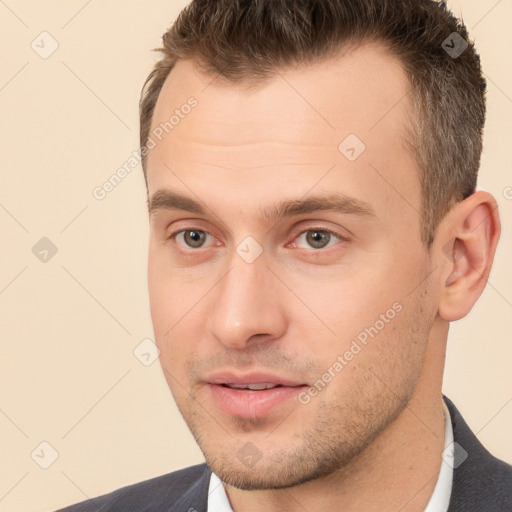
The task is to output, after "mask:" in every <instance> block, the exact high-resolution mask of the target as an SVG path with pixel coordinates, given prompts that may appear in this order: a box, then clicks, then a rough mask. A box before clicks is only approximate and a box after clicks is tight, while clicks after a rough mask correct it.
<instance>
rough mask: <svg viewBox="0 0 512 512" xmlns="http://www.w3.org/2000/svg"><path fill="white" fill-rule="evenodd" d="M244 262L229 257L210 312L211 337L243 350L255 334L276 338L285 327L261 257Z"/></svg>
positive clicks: (272, 286) (271, 276)
mask: <svg viewBox="0 0 512 512" xmlns="http://www.w3.org/2000/svg"><path fill="white" fill-rule="evenodd" d="M242 248H243V244H242ZM248 261H250V260H248ZM248 261H246V260H245V259H244V258H243V256H240V255H239V254H238V253H234V254H233V258H231V260H230V267H229V268H230V270H229V272H228V273H227V274H226V275H225V276H224V278H223V279H222V280H221V282H220V283H219V286H218V289H217V294H216V296H215V299H214V300H215V303H214V306H213V308H212V311H211V318H210V331H211V334H212V335H213V336H214V337H215V338H217V339H218V340H219V341H220V342H221V343H223V344H224V345H226V346H229V347H231V348H244V347H245V346H246V345H247V342H248V341H249V340H250V339H251V337H253V336H254V335H256V334H259V335H267V336H268V337H269V338H272V337H279V336H280V335H281V334H282V330H283V329H284V325H285V318H284V314H283V311H282V310H281V308H280V306H279V302H278V300H279V299H278V295H277V293H278V290H277V286H276V284H277V283H276V282H275V277H274V276H273V275H272V272H270V270H269V269H268V268H267V265H266V261H265V258H264V257H262V256H259V257H258V258H257V259H256V260H254V261H252V262H250V263H249V262H248ZM260 338H261V337H260Z"/></svg>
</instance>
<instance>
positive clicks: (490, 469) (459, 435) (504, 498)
mask: <svg viewBox="0 0 512 512" xmlns="http://www.w3.org/2000/svg"><path fill="white" fill-rule="evenodd" d="M445 402H446V405H447V406H448V409H449V411H450V415H451V419H452V427H453V438H454V444H455V446H454V449H455V460H454V468H453V486H452V497H451V501H450V508H449V511H450V512H452V511H453V512H455V511H459V510H460V511H464V512H472V511H474V512H477V511H479V512H480V511H482V510H500V511H503V512H505V511H509V512H512V466H510V465H509V464H507V463H506V462H504V461H502V460H499V459H497V458H496V457H494V456H493V455H492V454H491V453H489V452H488V451H487V449H486V448H485V447H484V446H483V445H482V444H481V443H480V441H479V440H478V439H477V437H476V436H475V434H473V432H472V431H471V429H470V428H469V426H468V425H467V424H466V422H465V421H464V419H463V418H462V415H461V414H460V412H459V411H458V410H457V408H456V407H455V405H454V404H453V403H452V402H451V401H450V400H448V399H447V398H446V397H445Z"/></svg>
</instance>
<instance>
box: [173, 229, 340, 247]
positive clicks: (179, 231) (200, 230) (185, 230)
mask: <svg viewBox="0 0 512 512" xmlns="http://www.w3.org/2000/svg"><path fill="white" fill-rule="evenodd" d="M187 231H199V232H201V233H206V234H208V235H210V236H211V233H209V232H208V231H205V230H204V229H200V228H196V227H193V226H189V227H186V228H184V229H180V230H178V231H175V232H174V233H172V234H171V235H170V236H169V237H168V240H175V239H176V237H177V236H178V235H179V234H180V233H184V232H187ZM310 231H320V232H322V233H328V234H329V235H332V236H334V237H336V238H338V240H339V241H340V242H343V241H347V240H348V238H347V237H344V236H342V235H340V234H339V233H337V232H336V231H332V230H330V229H328V228H324V227H310V228H308V229H305V230H304V231H301V232H300V233H298V234H297V236H296V237H295V238H294V240H295V239H296V238H298V237H299V236H300V235H303V234H304V233H309V232H310ZM189 249H190V250H191V251H195V250H196V251H198V250H200V249H203V247H199V248H197V249H194V248H193V247H190V248H189ZM322 249H323V247H322V248H320V249H314V248H312V249H311V250H313V251H315V252H318V251H321V250H322Z"/></svg>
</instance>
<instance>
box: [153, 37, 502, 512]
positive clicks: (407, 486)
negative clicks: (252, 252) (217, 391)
mask: <svg viewBox="0 0 512 512" xmlns="http://www.w3.org/2000/svg"><path fill="white" fill-rule="evenodd" d="M408 89H409V83H408V80H407V76H406V75H405V73H404V71H403V70H402V68H401V65H400V63H399V62H398V61H397V60H396V59H395V58H394V57H392V56H389V55H388V54H387V53H386V52H385V51H384V50H383V49H381V48H379V47H378V46H376V45H366V46H361V47H359V48H358V49H356V50H354V51H351V52H346V53H345V54H342V55H340V56H339V57H336V58H333V59H329V60H327V61H325V62H322V63H318V64H315V65H311V66H307V67H304V68H300V69H298V68H295V69H288V70H280V71H279V72H278V73H277V74H276V75H275V76H273V77H272V78H271V79H270V80H269V81H268V82H267V83H266V84H264V85H262V86H261V87H259V88H253V89H250V90H249V89H246V88H243V87H239V86H235V85H230V84H226V83H222V82H220V81H219V80H215V77H212V76H206V75H204V74H201V73H200V72H199V71H198V70H197V68H196V67H195V66H194V62H193V61H180V62H178V63H177V65H176V67H175V68H174V69H173V71H172V72H171V74H170V76H169V78H168V79H167V81H166V83H165V84H164V87H163V90H162V92H161V94H160V97H159V99H158V102H157V106H156V109H155V114H154V117H153V127H156V126H158V124H159V123H161V122H165V121H166V120H168V119H169V117H170V115H171V114H172V112H173V111H174V109H176V108H179V106H180V105H183V104H184V103H186V101H187V98H189V97H190V96H194V97H195V98H196V99H197V102H198V105H197V107H196V108H194V109H193V110H192V112H191V113H190V114H188V115H187V116H186V117H185V118H184V119H182V120H181V121H180V123H179V124H178V125H176V126H175V127H174V129H173V130H172V131H171V132H170V133H169V134H168V135H166V136H165V137H164V138H163V139H162V141H161V142H160V143H159V144H157V146H156V147H155V148H154V149H152V151H151V152H150V154H149V157H148V167H147V172H148V195H149V198H150V206H151V204H152V203H151V200H152V198H153V197H154V195H155V194H156V193H157V192H159V191H162V190H168V191H173V192H176V193H179V194H181V195H184V196H187V197H189V198H191V199H193V200H195V201H197V202H199V203H200V204H201V205H202V206H203V208H204V210H205V212H204V213H203V214H198V213H192V212H188V211H183V210H177V209H171V208H165V207H160V208H152V209H151V213H150V243H149V273H148V277H149V292H150V302H151V314H152V320H153V325H154V330H155V338H156V341H157V345H158V347H159V349H160V351H161V355H160V361H161V364H162V368H163V371H164V375H165V378H166V380H167V382H168V384H169V387H170V389H171V392H172V394H173V396H174V399H175V400H176V403H177V405H178V407H179V409H180V411H181V413H182V415H183V417H184V419H185V421H186V422H187V424H188V426H189V428H190V430H191V432H192V434H193V435H194V437H195V439H196V440H197V442H198V444H199V446H200V447H201V449H202V451H203V453H204V455H205V457H206V460H207V462H208V464H209V465H210V467H211V468H212V470H213V471H214V472H215V473H217V474H218V475H219V476H220V478H221V479H222V480H223V482H225V484H226V485H225V488H226V491H227V494H228V497H229V500H230V502H231V504H232V507H233V508H234V510H235V511H236V512H238V511H252V510H269V511H272V510H284V509H286V510H304V509H305V510H316V511H320V510H337V509H339V507H340V504H343V509H344V510H346V511H352V510H365V511H373V510H379V511H386V510H390V511H391V510H393V511H396V510H404V511H405V510H407V511H416V510H417V511H420V510H423V509H424V507H425V506H426V504H427V503H428V501H429V499H430V496H431V494H432V492H433V489H434V486H435V483H436V480H437V477H438V473H439V469H440V465H441V452H442V451H443V448H444V420H443V412H442V397H441V384H442V373H443V365H444V357H445V348H446V338H447V333H448V326H449V322H450V321H453V320H457V319H459V318H462V317H463V316H464V315H466V314H467V313H468V312H469V310H470V309H471V307H472V305H473V304H474V302H475V301H476V300H477V298H478V296H479V295H480V294H481V292H482V290H483V287H484V286H485V281H486V277H487V276H488V273H489V271H490V267H491V264H492V258H493V255H494V251H495V247H496V244H497V241H498V238H499V229H500V228H499V218H498V213H497V205H496V203H495V201H494V199H493V198H492V196H490V195H489V194H487V193H485V192H476V193H475V194H473V195H472V196H470V197H469V198H468V199H466V200H465V201H463V202H461V203H458V204H457V205H455V206H454V207H453V208H452V209H451V210H450V212H449V213H448V215H447V216H446V217H445V219H444V220H443V221H442V223H441V225H440V226H439V228H438V230H437V233H436V238H435V241H434V244H433V246H432V247H431V249H430V251H428V250H427V248H426V247H425V246H424V244H423V243H422V241H421V234H420V217H419V214H418V212H419V210H420V202H421V190H420V185H419V180H418V170H417V167H416V164H415V162H414V159H413V157H412V156H411V155H410V154H409V153H408V152H407V150H406V147H405V144H404V141H403V137H404V136H405V134H406V131H405V125H406V122H407V116H408V109H409V96H406V97H405V98H404V99H403V100H402V101H400V102H398V103H397V101H398V100H399V99H400V98H401V97H402V96H403V95H404V94H405V93H406V91H407V90H408ZM393 105H395V106H394V107H393ZM351 133H352V134H356V135H357V137H358V138H359V139H360V140H362V141H363V142H364V144H365V146H366V149H365V151H364V152H363V153H362V154H361V155H360V156H359V157H358V158H357V160H355V161H353V162H351V161H349V160H348V159H347V158H345V156H343V154H342V153H341V152H340V151H339V150H338V145H339V144H340V142H341V141H342V140H343V139H345V137H347V135H348V134H351ZM333 192H338V193H342V194H344V195H346V196H349V197H351V198H355V199H357V200H359V201H364V203H365V204H368V205H369V206H370V207H371V209H372V210H373V215H361V214H357V213H339V212H325V211H316V212H311V213H305V214H300V215H294V216H290V217H284V218H275V219H272V220H270V219H267V218H266V217H265V216H264V215H263V214H262V210H264V209H266V208H270V207H271V206H272V205H275V204H278V203H280V202H282V201H285V200H295V199H306V198H309V197H311V196H322V195H328V194H332V193H333ZM180 230H181V234H178V235H177V236H174V237H172V236H171V235H172V234H173V233H176V232H180ZM183 230H188V231H190V230H199V232H204V233H205V234H204V235H202V236H204V242H203V245H202V246H199V247H197V248H195V247H196V246H190V245H187V242H188V243H189V244H191V243H192V244H193V243H194V239H193V238H190V237H188V238H187V237H185V236H184V234H183ZM308 230H309V231H308ZM318 230H332V231H334V232H335V233H337V235H338V236H339V238H338V236H331V237H330V238H329V235H328V234H325V233H324V234H323V235H318V233H317V235H316V238H312V236H311V235H312V232H315V231H318ZM196 235H197V233H196ZM248 236H251V237H253V238H254V239H255V240H256V241H257V242H258V244H259V245H260V246H261V248H262V253H261V255H260V256H259V257H258V258H257V259H256V260H255V261H254V262H252V263H247V262H246V261H245V260H244V259H243V258H242V257H240V255H239V254H238V253H237V251H236V249H237V246H238V245H239V244H240V243H241V242H242V241H243V240H244V239H245V238H246V237H248ZM322 236H323V238H322ZM315 240H316V241H318V240H323V241H324V243H325V247H318V246H315V245H314V243H315ZM312 244H313V245H312ZM393 304H395V305H396V304H398V305H399V307H400V311H399V312H397V313H396V314H395V315H394V317H393V318H392V319H390V320H389V319H388V322H386V323H385V326H384V327H383V328H382V329H381V330H379V332H378V335H376V336H375V337H374V338H369V339H368V342H367V344H366V345H364V346H363V345H361V344H359V345H361V346H362V349H361V350H360V351H359V352H358V353H357V354H356V355H354V356H353V358H352V359H351V360H350V361H348V362H347V364H346V365H344V367H343V369H342V370H341V371H338V372H335V376H332V375H331V377H332V379H331V380H330V382H329V383H328V384H327V385H326V386H325V387H324V388H323V389H322V390H321V391H320V392H318V394H317V395H316V396H314V397H311V400H310V401H309V403H307V404H302V403H299V401H298V400H289V401H287V402H285V403H284V404H283V405H282V406H279V407H277V408H275V409H273V410H272V411H271V412H270V413H269V414H266V415H264V416H263V417H261V416H260V417H257V418H252V417H251V418H241V417H235V416H232V415H229V414H226V413H225V412H224V411H222V410H221V409H220V408H219V407H218V406H217V405H216V404H215V403H214V402H213V401H212V397H211V391H210V389H209V387H208V385H207V384H206V381H207V380H208V376H209V375H210V374H211V372H213V371H221V370H222V371H224V370H232V371H234V372H236V373H244V372H248V371H265V372H271V373H274V374H277V375H279V376H280V377H283V378H287V379H290V380H293V381H294V382H299V383H302V384H306V385H308V386H313V385H314V383H315V382H316V381H317V380H318V379H319V378H322V375H324V374H325V373H326V372H327V371H328V369H329V368H332V367H333V364H334V363H335V361H336V360H337V357H338V356H339V355H343V354H344V353H345V352H346V351H347V350H350V348H351V346H353V345H352V342H353V341H354V340H356V339H357V336H358V334H360V333H361V332H362V331H364V330H365V329H366V328H369V327H371V326H374V325H376V321H377V320H379V318H381V316H380V315H382V314H384V315H385V314H386V311H388V310H389V309H390V308H392V307H393ZM332 373H333V372H332V371H331V374H332ZM247 443H251V446H253V447H254V448H251V449H252V450H254V451H255V453H258V455H259V456H260V457H261V458H260V459H259V460H258V461H257V463H256V464H254V465H253V466H248V465H247V464H245V463H244V462H243V461H242V460H241V457H239V453H240V450H243V449H244V446H246V445H247Z"/></svg>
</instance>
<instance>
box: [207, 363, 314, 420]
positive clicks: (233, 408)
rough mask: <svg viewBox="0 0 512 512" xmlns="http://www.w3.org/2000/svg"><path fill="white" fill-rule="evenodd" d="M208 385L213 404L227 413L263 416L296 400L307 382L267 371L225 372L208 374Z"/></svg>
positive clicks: (251, 416)
mask: <svg viewBox="0 0 512 512" xmlns="http://www.w3.org/2000/svg"><path fill="white" fill-rule="evenodd" d="M207 387H208V388H209V390H210V393H211V398H212V399H213V403H214V405H215V406H216V407H217V408H219V409H220V410H221V411H222V412H223V413H224V414H227V415H229V416H236V417H238V418H263V417H266V416H269V415H271V413H273V412H275V411H276V409H277V406H279V405H280V406H283V405H284V404H285V403H286V402H291V401H293V399H294V398H296V397H297V395H298V394H299V393H300V392H301V391H302V390H304V389H305V388H307V387H308V386H307V384H305V383H301V382H298V381H294V380H291V379H286V378H283V377H280V376H277V375H272V374H268V373H251V374H245V375H237V374H234V373H231V372H224V373H217V374H213V375H211V376H209V377H208V379H207ZM279 410H280V411H281V410H282V409H279Z"/></svg>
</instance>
